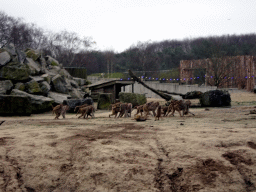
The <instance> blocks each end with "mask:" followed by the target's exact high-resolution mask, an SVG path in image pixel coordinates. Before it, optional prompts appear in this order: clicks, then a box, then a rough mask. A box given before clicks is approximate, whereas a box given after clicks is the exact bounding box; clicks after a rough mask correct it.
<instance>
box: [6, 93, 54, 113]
mask: <svg viewBox="0 0 256 192" xmlns="http://www.w3.org/2000/svg"><path fill="white" fill-rule="evenodd" d="M11 95H22V96H26V97H29V98H30V99H31V104H32V112H33V113H41V112H45V111H49V110H50V109H52V104H53V103H54V100H53V99H51V98H49V97H44V96H41V95H32V94H29V93H26V92H24V91H20V90H17V89H13V90H12V92H11Z"/></svg>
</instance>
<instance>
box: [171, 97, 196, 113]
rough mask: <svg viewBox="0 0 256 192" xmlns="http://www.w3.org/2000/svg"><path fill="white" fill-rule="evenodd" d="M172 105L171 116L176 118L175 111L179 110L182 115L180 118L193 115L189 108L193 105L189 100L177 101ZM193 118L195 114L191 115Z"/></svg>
mask: <svg viewBox="0 0 256 192" xmlns="http://www.w3.org/2000/svg"><path fill="white" fill-rule="evenodd" d="M170 105H172V113H171V115H172V116H174V112H175V110H177V111H178V112H179V114H180V116H184V115H187V114H188V113H191V112H190V111H189V107H190V105H191V102H190V101H189V100H187V101H183V100H180V101H175V102H173V103H171V104H170ZM180 111H182V115H181V112H180ZM191 114H192V115H193V116H195V114H193V113H191Z"/></svg>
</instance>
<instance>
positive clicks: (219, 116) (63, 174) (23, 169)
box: [0, 93, 256, 192]
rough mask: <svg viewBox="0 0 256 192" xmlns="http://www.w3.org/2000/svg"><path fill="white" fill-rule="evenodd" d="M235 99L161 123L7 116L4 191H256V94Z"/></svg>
mask: <svg viewBox="0 0 256 192" xmlns="http://www.w3.org/2000/svg"><path fill="white" fill-rule="evenodd" d="M231 98H232V107H231V108H209V110H205V108H192V109H191V112H193V113H194V114H195V116H191V115H188V116H185V117H179V114H178V113H175V116H174V117H164V118H162V119H161V120H159V121H154V118H153V117H150V120H147V121H145V122H136V121H135V120H133V119H132V118H119V119H114V118H109V117H108V115H109V114H110V111H100V110H98V111H96V113H95V118H94V119H77V116H76V115H75V114H67V115H66V119H60V120H53V118H54V116H53V115H52V114H51V113H44V114H40V115H32V116H30V117H0V123H1V122H3V121H4V122H3V123H2V124H1V125H0V192H5V191H6V192H7V191H8V192H9V191H18V192H19V191H28V192H35V191H40V192H41V191H43V192H44V191H45V192H46V191H47V192H48V191H54V192H65V191H79V192H80V191H86V192H91V191H94V192H96V191H97V192H107V191H111V192H112V191H121V192H122V191H144V192H151V191H200V192H211V191H212V192H213V191H214V192H216V191H218V192H222V191H223V192H224V191H234V192H242V191H256V134H255V131H256V114H250V111H251V110H255V109H256V108H255V106H256V103H255V102H256V94H253V93H236V94H231ZM151 100H158V101H160V102H161V103H164V100H161V99H148V101H151ZM193 102H197V101H193ZM134 113H135V111H133V114H134ZM132 116H133V115H132Z"/></svg>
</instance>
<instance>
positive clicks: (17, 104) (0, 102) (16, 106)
mask: <svg viewBox="0 0 256 192" xmlns="http://www.w3.org/2000/svg"><path fill="white" fill-rule="evenodd" d="M0 106H1V107H0V115H1V116H13V115H19V116H21V115H22V116H23V115H27V116H29V115H31V113H32V103H31V99H30V98H29V97H28V96H21V95H0Z"/></svg>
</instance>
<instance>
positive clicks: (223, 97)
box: [200, 90, 231, 107]
mask: <svg viewBox="0 0 256 192" xmlns="http://www.w3.org/2000/svg"><path fill="white" fill-rule="evenodd" d="M200 104H201V106H202V107H222V106H230V105H231V98H230V94H229V92H228V91H222V90H212V91H207V92H205V93H203V94H202V95H201V97H200Z"/></svg>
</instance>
